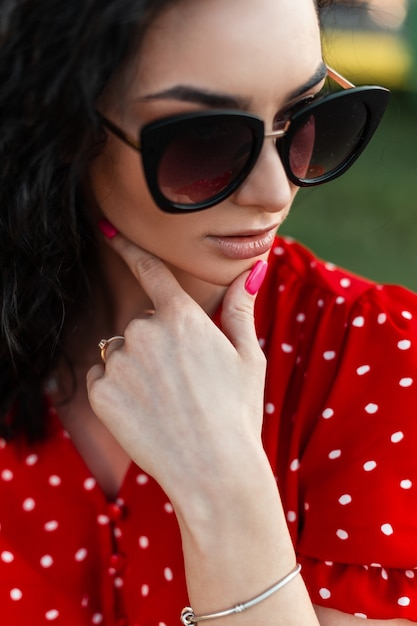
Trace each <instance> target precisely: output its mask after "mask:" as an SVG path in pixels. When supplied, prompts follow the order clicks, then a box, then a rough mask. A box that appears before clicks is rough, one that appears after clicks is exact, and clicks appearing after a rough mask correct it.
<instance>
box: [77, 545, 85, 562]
mask: <svg viewBox="0 0 417 626" xmlns="http://www.w3.org/2000/svg"><path fill="white" fill-rule="evenodd" d="M86 556H87V550H86V549H85V548H80V549H79V550H77V552H76V553H75V554H74V559H75V560H76V561H84V559H85V557H86Z"/></svg>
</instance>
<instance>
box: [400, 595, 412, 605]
mask: <svg viewBox="0 0 417 626" xmlns="http://www.w3.org/2000/svg"><path fill="white" fill-rule="evenodd" d="M397 602H398V604H399V605H400V606H409V605H410V602H411V600H410V598H408V597H407V596H402V597H401V598H398V600H397Z"/></svg>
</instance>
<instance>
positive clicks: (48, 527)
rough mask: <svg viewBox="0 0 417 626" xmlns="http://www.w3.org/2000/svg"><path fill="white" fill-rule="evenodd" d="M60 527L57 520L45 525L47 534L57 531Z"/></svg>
mask: <svg viewBox="0 0 417 626" xmlns="http://www.w3.org/2000/svg"><path fill="white" fill-rule="evenodd" d="M58 526H59V524H58V522H57V521H56V520H55V519H53V520H51V521H50V522H46V524H45V525H44V529H45V530H46V532H48V533H50V532H52V531H54V530H56V529H57V528H58Z"/></svg>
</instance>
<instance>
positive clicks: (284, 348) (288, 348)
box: [281, 343, 294, 354]
mask: <svg viewBox="0 0 417 626" xmlns="http://www.w3.org/2000/svg"><path fill="white" fill-rule="evenodd" d="M281 350H282V351H283V352H285V353H286V354H290V353H291V352H292V351H293V350H294V348H293V347H292V346H290V344H289V343H282V344H281Z"/></svg>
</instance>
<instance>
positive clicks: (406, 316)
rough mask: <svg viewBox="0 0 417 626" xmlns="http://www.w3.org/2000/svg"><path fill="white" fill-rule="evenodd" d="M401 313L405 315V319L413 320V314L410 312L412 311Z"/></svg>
mask: <svg viewBox="0 0 417 626" xmlns="http://www.w3.org/2000/svg"><path fill="white" fill-rule="evenodd" d="M401 315H402V316H403V318H404V319H406V320H412V319H413V316H412V314H411V313H410V311H402V313H401Z"/></svg>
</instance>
